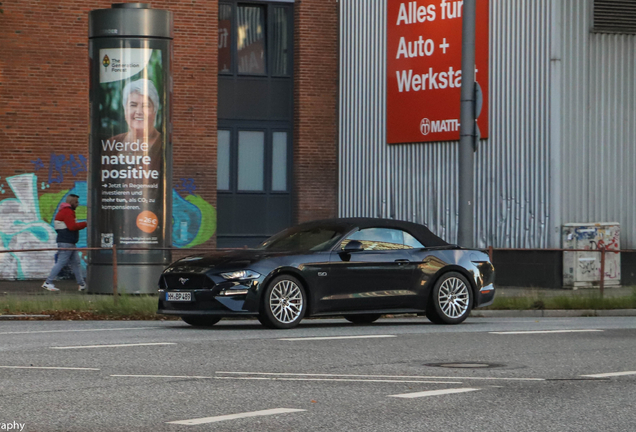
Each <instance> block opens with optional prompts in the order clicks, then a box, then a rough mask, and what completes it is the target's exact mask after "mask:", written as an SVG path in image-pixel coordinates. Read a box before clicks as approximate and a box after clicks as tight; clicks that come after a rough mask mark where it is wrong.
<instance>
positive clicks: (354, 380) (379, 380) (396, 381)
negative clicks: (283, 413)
mask: <svg viewBox="0 0 636 432" xmlns="http://www.w3.org/2000/svg"><path fill="white" fill-rule="evenodd" d="M111 377H115V378H177V379H217V380H248V381H250V380H255V381H331V382H334V381H335V382H376V383H377V382H381V383H411V384H461V382H459V381H422V380H388V379H347V378H286V377H227V376H226V377H224V376H196V375H111Z"/></svg>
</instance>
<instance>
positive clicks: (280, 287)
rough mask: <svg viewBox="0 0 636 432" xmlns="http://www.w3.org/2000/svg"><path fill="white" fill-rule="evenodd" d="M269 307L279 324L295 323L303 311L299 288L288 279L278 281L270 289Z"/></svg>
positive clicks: (301, 295)
mask: <svg viewBox="0 0 636 432" xmlns="http://www.w3.org/2000/svg"><path fill="white" fill-rule="evenodd" d="M269 307H270V310H271V311H272V315H273V316H274V318H275V319H276V320H278V321H279V322H281V323H285V324H289V323H292V322H294V321H296V320H297V319H298V317H300V314H301V313H302V310H303V293H302V291H301V289H300V287H299V286H298V285H297V284H296V283H294V282H293V281H291V280H289V279H283V280H281V281H279V282H278V283H277V284H276V285H274V287H273V288H272V292H271V294H270V296H269Z"/></svg>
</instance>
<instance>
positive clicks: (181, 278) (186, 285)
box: [161, 273, 214, 290]
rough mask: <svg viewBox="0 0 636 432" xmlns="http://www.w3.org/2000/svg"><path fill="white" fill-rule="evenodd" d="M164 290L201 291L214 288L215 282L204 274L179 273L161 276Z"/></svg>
mask: <svg viewBox="0 0 636 432" xmlns="http://www.w3.org/2000/svg"><path fill="white" fill-rule="evenodd" d="M161 281H162V287H163V288H164V289H168V290H170V289H201V288H208V289H209V288H213V287H214V281H212V279H210V278H209V277H207V276H206V275H204V274H192V273H181V274H180V273H177V274H164V275H162V276H161Z"/></svg>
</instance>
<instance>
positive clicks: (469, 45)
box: [457, 0, 477, 248]
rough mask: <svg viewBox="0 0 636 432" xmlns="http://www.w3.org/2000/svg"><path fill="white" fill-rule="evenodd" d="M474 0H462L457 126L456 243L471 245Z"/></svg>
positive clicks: (464, 245) (472, 206) (473, 136)
mask: <svg viewBox="0 0 636 432" xmlns="http://www.w3.org/2000/svg"><path fill="white" fill-rule="evenodd" d="M476 3H477V0H465V1H464V10H463V21H462V93H461V111H460V122H461V126H460V128H459V173H458V179H459V185H458V186H459V208H458V210H459V226H458V232H457V243H458V244H459V245H460V246H463V247H467V248H472V247H473V237H474V236H473V216H474V215H473V208H474V203H473V195H474V191H473V189H474V169H475V168H474V164H475V162H474V147H473V145H474V139H475V16H476V10H477V6H476Z"/></svg>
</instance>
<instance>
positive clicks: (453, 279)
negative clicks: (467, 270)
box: [426, 272, 473, 324]
mask: <svg viewBox="0 0 636 432" xmlns="http://www.w3.org/2000/svg"><path fill="white" fill-rule="evenodd" d="M472 307H473V292H472V289H471V286H470V283H469V282H468V280H467V279H466V277H464V275H462V274H460V273H457V272H448V273H445V274H444V275H442V277H440V278H439V279H438V280H437V283H435V286H434V287H433V291H432V292H431V297H430V299H429V301H428V304H427V306H426V317H427V318H428V319H429V320H430V321H431V322H433V323H435V324H459V323H461V322H463V321H464V320H465V319H466V318H467V317H468V315H469V314H470V310H471V309H472Z"/></svg>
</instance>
